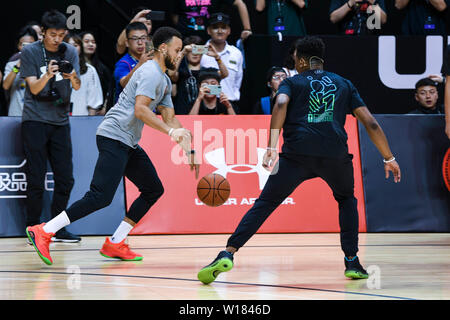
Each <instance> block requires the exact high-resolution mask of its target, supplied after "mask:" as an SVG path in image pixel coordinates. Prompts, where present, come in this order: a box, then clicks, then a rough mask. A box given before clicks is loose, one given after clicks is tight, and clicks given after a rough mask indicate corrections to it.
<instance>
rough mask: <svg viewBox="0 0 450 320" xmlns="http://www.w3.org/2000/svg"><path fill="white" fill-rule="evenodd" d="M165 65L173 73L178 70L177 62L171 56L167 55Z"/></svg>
mask: <svg viewBox="0 0 450 320" xmlns="http://www.w3.org/2000/svg"><path fill="white" fill-rule="evenodd" d="M164 64H165V65H166V67H167V69H169V70H172V71H174V70H175V69H176V68H177V66H176V64H175V62H174V61H173V60H172V59H171V58H170V56H169V55H166V56H165V57H164Z"/></svg>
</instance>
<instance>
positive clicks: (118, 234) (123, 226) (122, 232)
mask: <svg viewBox="0 0 450 320" xmlns="http://www.w3.org/2000/svg"><path fill="white" fill-rule="evenodd" d="M131 229H133V226H132V225H131V224H129V223H127V222H125V221H122V222H121V223H120V225H119V227H118V228H117V229H116V231H115V232H114V234H113V235H112V237H111V242H112V243H119V242H122V241H123V239H125V238H126V237H127V236H128V234H129V233H130V231H131Z"/></svg>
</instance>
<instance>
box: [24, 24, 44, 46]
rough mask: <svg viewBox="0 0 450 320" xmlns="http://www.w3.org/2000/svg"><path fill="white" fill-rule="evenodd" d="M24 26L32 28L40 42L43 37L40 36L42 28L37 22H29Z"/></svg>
mask: <svg viewBox="0 0 450 320" xmlns="http://www.w3.org/2000/svg"><path fill="white" fill-rule="evenodd" d="M26 25H27V26H30V27H32V28H33V29H34V31H36V34H37V36H38V40H39V41H42V39H43V38H44V36H43V34H42V28H41V25H40V24H39V22H37V21H29V22H28V23H27V24H26Z"/></svg>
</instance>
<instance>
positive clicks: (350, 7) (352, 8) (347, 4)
mask: <svg viewBox="0 0 450 320" xmlns="http://www.w3.org/2000/svg"><path fill="white" fill-rule="evenodd" d="M349 2H350V1H347V7H349V8H350V9H353V7H350V5H349V4H348V3H349Z"/></svg>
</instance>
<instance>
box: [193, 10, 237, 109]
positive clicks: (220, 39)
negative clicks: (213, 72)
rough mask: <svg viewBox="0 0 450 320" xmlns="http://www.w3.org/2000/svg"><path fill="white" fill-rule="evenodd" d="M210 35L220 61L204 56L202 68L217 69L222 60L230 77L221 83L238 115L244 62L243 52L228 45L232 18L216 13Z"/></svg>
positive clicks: (212, 16) (209, 42)
mask: <svg viewBox="0 0 450 320" xmlns="http://www.w3.org/2000/svg"><path fill="white" fill-rule="evenodd" d="M207 31H208V34H209V35H210V37H211V39H210V40H209V41H208V42H207V43H208V44H211V45H212V46H213V47H214V49H216V51H217V53H218V54H219V59H217V60H216V58H214V57H211V56H208V55H206V54H204V55H203V56H202V60H201V62H200V65H201V67H204V68H217V65H218V62H219V60H221V61H222V62H223V63H224V64H225V66H226V67H227V69H228V77H226V78H224V79H222V81H221V82H220V84H221V86H222V91H223V92H224V93H225V95H226V96H227V97H228V99H229V100H230V102H231V103H232V104H233V106H234V108H235V111H236V113H238V112H237V110H236V109H237V106H238V103H239V99H240V97H241V92H240V89H241V84H242V77H243V73H244V72H243V67H242V65H243V61H244V57H243V56H242V53H241V51H240V50H239V49H238V48H236V47H235V46H233V45H230V44H228V43H227V38H228V36H229V35H230V33H231V27H230V18H229V17H228V16H227V15H226V14H223V13H215V14H212V15H211V18H210V19H209V20H208V28H207Z"/></svg>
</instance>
